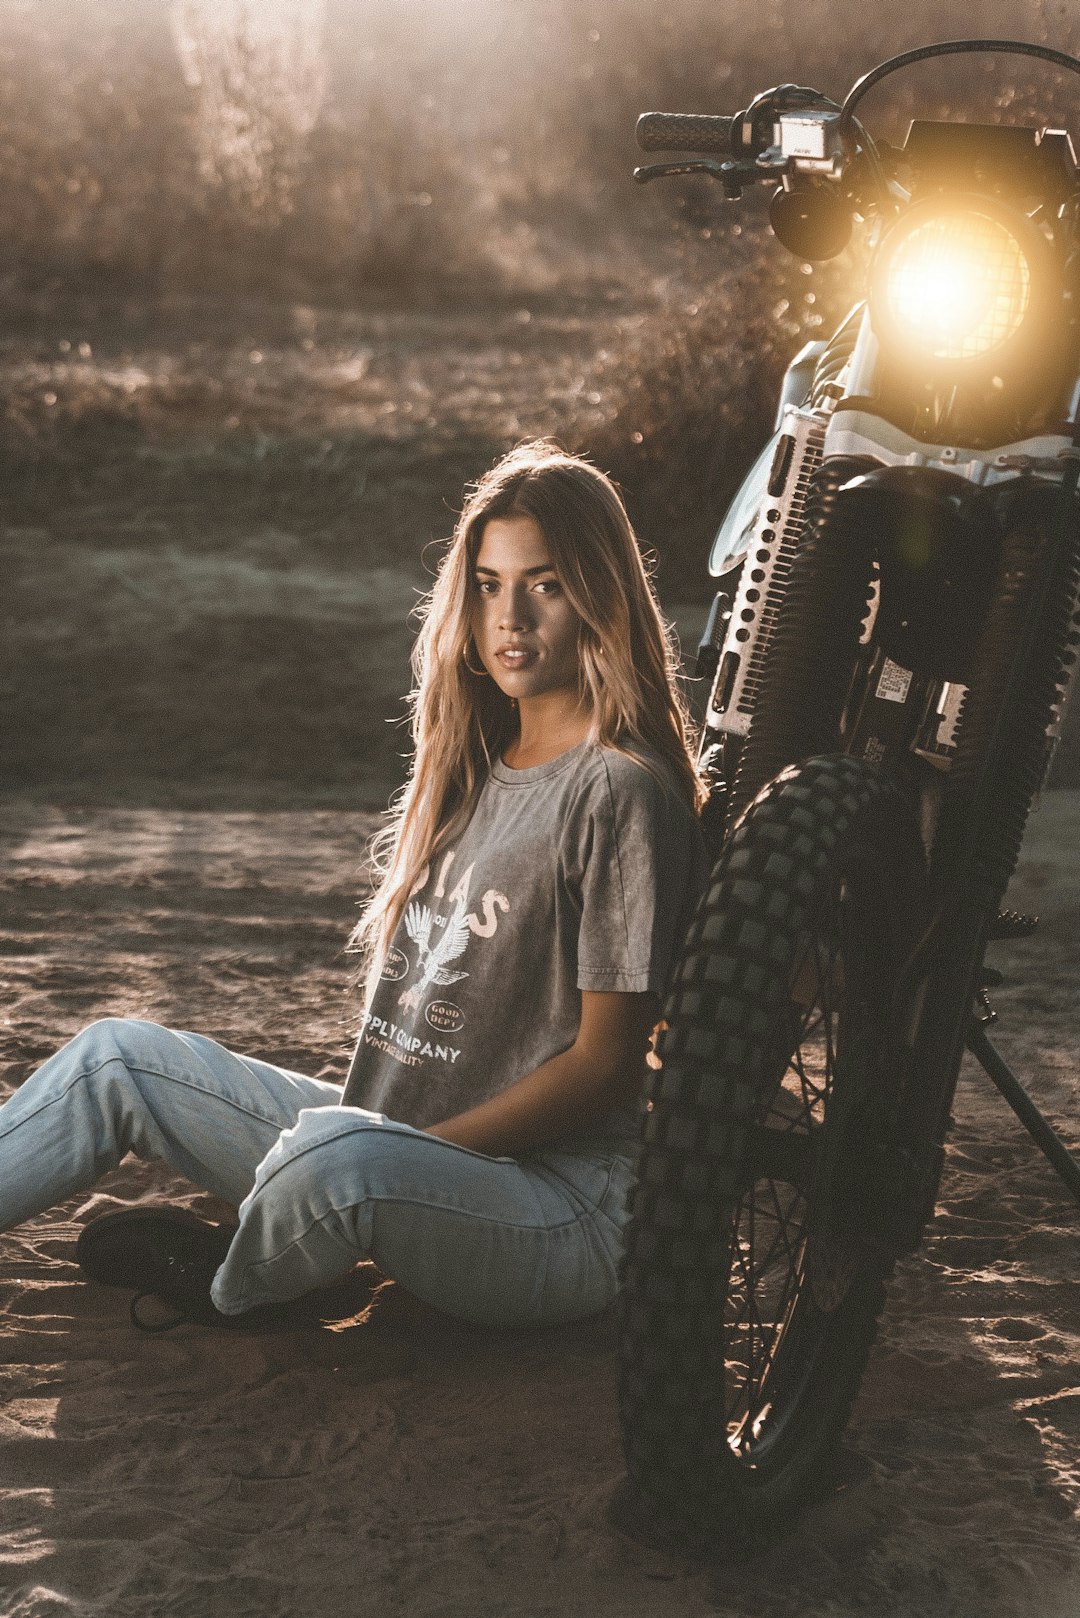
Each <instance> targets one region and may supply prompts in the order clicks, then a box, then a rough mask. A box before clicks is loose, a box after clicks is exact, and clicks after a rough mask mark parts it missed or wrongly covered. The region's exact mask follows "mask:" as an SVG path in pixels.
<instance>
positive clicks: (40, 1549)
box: [0, 792, 1080, 1618]
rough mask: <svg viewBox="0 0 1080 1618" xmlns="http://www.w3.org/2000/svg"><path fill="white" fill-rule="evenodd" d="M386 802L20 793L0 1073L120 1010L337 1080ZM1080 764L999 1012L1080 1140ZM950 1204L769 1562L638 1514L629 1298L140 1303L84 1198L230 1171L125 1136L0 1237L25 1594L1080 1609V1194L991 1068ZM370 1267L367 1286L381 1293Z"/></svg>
mask: <svg viewBox="0 0 1080 1618" xmlns="http://www.w3.org/2000/svg"><path fill="white" fill-rule="evenodd" d="M371 824H372V822H371V818H370V816H365V815H363V814H360V813H350V812H345V811H290V812H260V813H250V812H220V811H190V810H185V811H167V810H160V809H130V808H124V809H95V808H90V809H73V808H55V807H52V808H50V807H49V806H46V805H41V804H39V803H32V802H30V801H28V800H26V799H14V798H8V799H7V800H3V801H2V802H0V860H2V864H0V881H2V888H3V896H4V907H3V921H2V924H0V960H2V979H3V997H2V1005H0V1051H2V1054H3V1068H2V1073H3V1082H4V1085H5V1086H6V1087H7V1088H10V1087H11V1086H13V1085H15V1084H17V1083H18V1082H20V1081H21V1080H22V1079H23V1078H24V1077H25V1075H26V1074H27V1073H28V1072H29V1071H30V1070H31V1069H32V1067H33V1066H34V1065H35V1064H36V1063H37V1062H38V1061H40V1060H41V1059H42V1058H43V1057H45V1056H46V1055H47V1054H48V1053H49V1052H50V1051H51V1050H53V1049H54V1048H55V1047H56V1045H57V1044H58V1043H60V1042H61V1041H62V1040H63V1039H65V1038H67V1037H69V1036H70V1035H71V1034H73V1033H74V1032H76V1030H77V1029H78V1028H79V1027H80V1026H81V1025H83V1024H84V1023H85V1022H87V1021H89V1020H91V1019H92V1018H93V1017H95V1016H99V1015H103V1014H124V1015H139V1016H148V1017H153V1018H156V1019H157V1020H159V1021H162V1022H166V1023H171V1024H173V1025H174V1026H184V1027H193V1028H197V1029H199V1030H200V1031H203V1032H207V1033H210V1034H213V1035H215V1036H216V1037H218V1038H220V1039H222V1040H223V1041H225V1042H226V1043H232V1044H234V1045H235V1046H237V1047H238V1048H241V1049H246V1050H249V1051H253V1052H256V1053H258V1054H260V1055H264V1056H267V1057H270V1058H271V1059H275V1060H279V1061H283V1062H286V1063H288V1064H290V1065H293V1066H296V1067H299V1068H303V1069H305V1070H307V1071H312V1072H319V1073H323V1074H325V1075H327V1076H340V1075H341V1073H342V1072H343V1067H344V1062H345V1057H346V1054H347V1047H348V1022H349V1017H350V1015H352V1011H351V1008H350V1002H349V998H348V995H347V985H348V979H349V968H350V962H349V959H348V958H347V957H346V956H345V954H344V953H343V950H342V945H343V942H344V939H345V936H346V934H347V931H348V928H349V925H350V922H351V919H352V917H353V916H354V914H355V905H356V901H357V897H358V894H359V891H360V869H361V859H362V849H363V841H364V838H365V836H366V834H367V832H368V831H369V830H370V827H371ZM1078 837H1080V794H1076V793H1073V792H1058V793H1053V794H1050V795H1049V796H1048V798H1047V800H1046V801H1045V803H1044V806H1043V808H1042V810H1041V812H1040V814H1039V815H1038V816H1037V817H1036V818H1035V819H1034V820H1033V822H1032V825H1031V828H1030V832H1029V838H1028V842H1027V845H1026V849H1025V854H1024V857H1023V864H1022V869H1021V871H1020V872H1019V874H1018V878H1017V881H1016V883H1015V884H1014V892H1013V896H1012V897H1013V901H1014V902H1015V903H1017V904H1019V905H1021V906H1023V907H1030V908H1034V909H1036V910H1038V911H1039V912H1040V913H1041V915H1042V918H1043V922H1042V926H1041V928H1040V931H1039V933H1038V934H1037V935H1036V937H1035V939H1033V940H1031V941H1028V942H1026V943H1023V944H1017V945H1013V946H1010V947H1008V948H1005V947H1004V946H997V955H996V957H995V959H996V960H997V963H998V964H1000V965H1001V966H1002V967H1003V968H1004V969H1005V971H1006V973H1007V975H1008V984H1007V986H1006V987H1005V988H1003V989H1002V990H1000V991H999V992H998V993H997V996H996V1001H997V1004H998V1006H999V1008H1000V1010H1001V1013H1002V1018H1001V1024H1000V1025H999V1026H1000V1029H1001V1033H1000V1044H1001V1047H1002V1049H1003V1050H1004V1051H1005V1052H1006V1053H1007V1054H1008V1055H1009V1056H1010V1057H1011V1058H1014V1059H1015V1060H1016V1061H1017V1064H1018V1065H1019V1066H1020V1067H1021V1068H1022V1069H1023V1071H1024V1072H1025V1073H1026V1074H1027V1075H1028V1076H1029V1077H1030V1080H1031V1084H1032V1088H1033V1090H1034V1091H1035V1092H1036V1094H1037V1096H1038V1098H1039V1100H1040V1102H1041V1103H1042V1104H1043V1105H1044V1106H1045V1107H1046V1108H1047V1109H1048V1110H1049V1112H1050V1114H1051V1116H1052V1117H1053V1118H1055V1119H1056V1120H1058V1121H1059V1122H1060V1123H1061V1124H1062V1126H1063V1128H1064V1129H1065V1130H1066V1132H1067V1133H1069V1134H1070V1137H1071V1139H1072V1140H1073V1142H1074V1143H1075V1142H1076V1140H1077V1136H1078V1134H1080V1131H1078V1129H1077V1125H1076V1104H1077V1092H1078V1086H1077V1079H1076V1048H1077V1040H1078V1034H1080V1005H1078V1002H1077V996H1076V989H1075V984H1076V981H1077V969H1078V966H1080V929H1078V926H1077V922H1078V919H1080V872H1078V871H1077V867H1076V863H1075V850H1076V847H1077V841H1078ZM956 1118H957V1122H956V1127H955V1130H954V1133H953V1137H952V1142H951V1145H950V1150H949V1164H948V1170H947V1174H946V1178H945V1182H944V1185H943V1190H942V1200H941V1208H940V1213H939V1216H938V1219H937V1222H936V1224H935V1227H934V1230H933V1233H932V1235H931V1237H930V1240H929V1242H928V1244H927V1246H926V1249H925V1251H924V1252H923V1254H922V1255H920V1256H919V1257H917V1258H915V1259H912V1260H910V1261H906V1262H905V1263H904V1264H903V1265H902V1266H901V1269H900V1272H899V1275H898V1277H897V1280H896V1283H895V1285H894V1288H893V1292H892V1298H891V1301H890V1305H889V1308H888V1311H887V1314H886V1318H885V1323H884V1327H883V1331H882V1337H881V1342H880V1344H879V1346H878V1348H877V1349H876V1351H875V1353H874V1355H873V1359H872V1363H871V1367H870V1371H869V1375H868V1377H867V1380H866V1384H865V1388H864V1392H863V1396H862V1398H861V1400H860V1403H859V1406H858V1409H857V1412H856V1416H855V1419H854V1422H853V1425H852V1428H851V1432H850V1435H849V1441H848V1443H847V1446H846V1449H845V1454H844V1462H843V1482H842V1487H841V1489H840V1490H839V1492H838V1493H836V1494H834V1495H833V1496H831V1497H830V1498H829V1499H827V1500H825V1501H823V1502H822V1503H820V1504H819V1505H817V1506H815V1507H814V1508H813V1509H812V1511H811V1512H810V1513H809V1514H808V1515H807V1516H806V1517H805V1518H804V1520H803V1521H802V1522H801V1523H800V1525H799V1526H798V1527H797V1529H796V1530H795V1532H794V1533H793V1535H792V1536H791V1538H790V1539H789V1540H788V1541H787V1542H786V1543H785V1544H784V1545H783V1546H782V1547H781V1548H779V1549H778V1550H777V1551H775V1552H774V1553H773V1554H772V1555H770V1556H769V1557H768V1559H766V1560H761V1561H750V1562H743V1563H738V1564H728V1565H717V1566H712V1567H700V1566H697V1565H695V1564H694V1563H693V1562H691V1561H689V1560H687V1559H686V1557H685V1556H683V1555H682V1554H680V1553H677V1552H674V1551H671V1550H670V1549H667V1548H665V1547H664V1546H663V1545H662V1544H661V1545H652V1546H648V1545H642V1544H640V1543H636V1542H632V1541H630V1540H628V1539H626V1538H624V1537H623V1536H622V1535H621V1534H620V1533H619V1532H617V1531H616V1530H615V1529H613V1527H612V1526H611V1525H610V1523H609V1521H608V1517H607V1510H608V1502H609V1498H610V1496H611V1492H612V1490H613V1488H614V1486H615V1485H616V1483H617V1482H618V1480H619V1478H620V1476H621V1462H620V1454H619V1445H618V1437H617V1429H616V1421H615V1411H614V1399H613V1332H612V1323H611V1321H610V1320H609V1319H607V1318H600V1319H595V1320H592V1321H589V1322H586V1323H583V1324H580V1325H578V1326H575V1327H572V1328H567V1329H563V1330H558V1331H550V1332H544V1333H539V1334H535V1335H531V1336H526V1335H519V1334H493V1333H484V1332H478V1331H473V1330H468V1329H465V1328H462V1327H459V1326H456V1325H454V1324H453V1323H450V1322H448V1321H446V1320H444V1319H443V1318H441V1317H438V1316H436V1315H435V1314H434V1313H432V1312H429V1311H427V1310H424V1309H422V1308H421V1307H420V1306H419V1305H417V1304H416V1303H414V1302H412V1301H410V1300H409V1299H408V1298H407V1297H406V1296H405V1295H404V1294H402V1293H401V1292H400V1291H397V1290H395V1289H394V1288H393V1287H387V1288H385V1289H384V1290H383V1292H382V1293H381V1294H380V1295H379V1297H378V1298H377V1300H376V1302H375V1305H374V1307H373V1309H371V1311H370V1312H369V1314H368V1315H367V1317H366V1318H364V1319H361V1320H359V1321H358V1322H357V1323H354V1324H351V1325H348V1326H346V1327H342V1328H339V1329H330V1328H329V1327H325V1326H324V1327H321V1328H318V1329H316V1330H315V1331H313V1332H312V1331H304V1330H301V1329H299V1328H297V1329H296V1330H295V1331H282V1332H276V1333H272V1334H269V1335H262V1336H248V1335H241V1334H233V1333H228V1334H225V1333H216V1332H212V1331H207V1330H203V1329H199V1328H195V1327H182V1328H179V1329H178V1330H176V1331H174V1332H172V1333H170V1334H166V1335H164V1336H159V1337H147V1336H143V1335H141V1334H139V1333H138V1332H137V1331H135V1330H134V1329H133V1328H132V1327H131V1325H130V1324H129V1321H128V1316H127V1297H126V1294H122V1293H119V1292H116V1291H114V1290H111V1289H107V1288H99V1287H95V1286H92V1285H89V1284H87V1283H84V1282H83V1281H82V1280H81V1279H80V1276H79V1272H78V1270H77V1268H76V1266H75V1264H74V1259H73V1245H74V1240H75V1237H76V1235H77V1232H78V1229H79V1226H80V1224H81V1223H82V1222H83V1221H84V1220H85V1219H86V1218H87V1217H88V1216H90V1215H92V1214H94V1213H96V1212H97V1211H99V1210H101V1209H103V1208H105V1207H107V1206H111V1205H113V1204H114V1202H115V1201H117V1200H120V1201H124V1202H131V1201H136V1200H139V1199H142V1198H147V1197H157V1196H162V1195H164V1196H168V1197H169V1198H171V1199H174V1200H176V1201H183V1202H184V1203H186V1204H187V1205H188V1206H190V1207H194V1208H197V1209H203V1210H208V1211H210V1212H213V1210H214V1206H215V1205H214V1204H213V1203H212V1201H211V1200H210V1199H209V1198H207V1197H205V1196H204V1195H202V1194H201V1193H199V1192H196V1191H194V1190H193V1189H192V1188H191V1187H190V1186H189V1185H187V1184H185V1183H183V1182H181V1181H179V1180H177V1179H176V1178H174V1177H172V1176H171V1175H170V1174H168V1173H167V1172H165V1171H164V1170H162V1169H161V1168H159V1167H157V1166H154V1165H146V1164H141V1163H138V1162H136V1161H135V1160H133V1159H130V1160H128V1161H127V1162H125V1163H124V1164H123V1165H122V1166H121V1168H120V1169H119V1170H117V1171H116V1173H114V1174H113V1175H112V1176H110V1177H109V1178H108V1179H107V1180H106V1181H104V1182H102V1184H101V1185H100V1187H99V1188H98V1189H97V1191H96V1192H95V1193H94V1194H93V1195H92V1196H91V1197H90V1198H89V1199H87V1200H84V1201H81V1202H73V1203H70V1204H68V1205H65V1206H64V1207H62V1208H59V1209H57V1210H54V1211H53V1212H51V1213H47V1214H44V1215H42V1216H41V1217H40V1218H39V1219H37V1220H35V1221H33V1222H31V1223H30V1224H28V1225H26V1226H24V1227H23V1228H22V1229H20V1230H19V1231H17V1232H14V1233H12V1234H10V1235H8V1236H6V1237H4V1238H0V1360H2V1369H0V1386H2V1388H3V1395H4V1402H3V1404H2V1406H0V1568H2V1580H3V1585H2V1588H3V1596H2V1600H0V1610H2V1611H3V1613H4V1614H5V1615H8V1614H10V1615H12V1618H15V1615H18V1618H60V1615H61V1614H63V1615H65V1618H66V1615H82V1614H86V1615H91V1614H92V1615H94V1618H97V1615H101V1618H105V1615H106V1614H108V1615H109V1618H129V1615H131V1618H135V1615H139V1618H143V1615H145V1614H148V1613H154V1614H162V1615H165V1614H168V1615H180V1614H191V1615H198V1618H218V1615H219V1614H220V1615H221V1618H224V1615H226V1614H228V1615H229V1618H245V1615H248V1614H251V1615H255V1614H258V1615H259V1618H276V1615H283V1618H284V1615H288V1618H308V1615H312V1614H324V1613H334V1612H339V1611H349V1612H352V1613H356V1614H369V1613H370V1614H375V1613H385V1612H390V1613H395V1612H400V1613H403V1614H408V1615H409V1618H436V1615H440V1618H451V1615H453V1618H458V1615H462V1618H464V1615H466V1614H468V1615H470V1618H472V1615H477V1614H490V1615H492V1618H512V1615H517V1614H521V1615H530V1618H534V1615H535V1618H540V1615H548V1614H551V1615H555V1614H559V1615H578V1614H580V1615H582V1618H584V1615H586V1614H587V1615H589V1618H675V1615H678V1618H699V1615H705V1614H722V1615H725V1618H736V1615H737V1618H743V1615H746V1618H771V1615H777V1618H779V1615H780V1614H784V1615H787V1614H791V1613H798V1614H800V1615H802V1618H856V1615H858V1618H864V1615H869V1614H873V1615H874V1618H878V1615H881V1618H891V1615H905V1618H906V1615H909V1614H910V1615H915V1614H919V1615H920V1618H927V1615H930V1618H947V1615H948V1618H976V1615H978V1618H1017V1615H1020V1618H1026V1615H1028V1614H1031V1615H1032V1618H1034V1615H1035V1614H1038V1615H1039V1618H1073V1615H1074V1614H1075V1613H1076V1612H1077V1610H1080V1543H1078V1537H1077V1515H1078V1512H1080V1385H1078V1373H1077V1363H1078V1358H1080V1293H1078V1289H1077V1285H1076V1272H1077V1264H1078V1249H1077V1230H1078V1225H1080V1212H1078V1210H1077V1209H1076V1208H1075V1207H1074V1206H1072V1205H1071V1204H1070V1202H1069V1201H1068V1198H1067V1196H1066V1195H1065V1193H1064V1191H1063V1189H1062V1187H1061V1186H1060V1184H1059V1183H1058V1182H1057V1180H1056V1179H1055V1178H1054V1177H1053V1175H1052V1174H1051V1173H1050V1171H1049V1170H1048V1168H1047V1167H1046V1166H1045V1165H1044V1163H1043V1161H1042V1159H1041V1158H1040V1157H1039V1155H1038V1154H1037V1152H1036V1151H1035V1149H1034V1148H1033V1147H1032V1146H1031V1144H1030V1143H1029V1141H1028V1140H1027V1138H1026V1137H1025V1136H1024V1135H1023V1133H1022V1132H1021V1130H1020V1129H1019V1126H1018V1125H1016V1124H1015V1122H1014V1120H1013V1118H1012V1115H1011V1113H1010V1112H1009V1111H1008V1110H1007V1108H1006V1107H1005V1105H1004V1103H1003V1102H1002V1101H1001V1100H1000V1098H999V1097H998V1096H997V1094H996V1092H995V1091H994V1090H993V1089H992V1088H991V1086H990V1085H989V1083H988V1082H987V1081H985V1080H984V1079H982V1078H981V1076H979V1075H978V1074H977V1073H976V1072H974V1071H972V1070H970V1068H969V1070H968V1071H967V1072H966V1074H965V1077H964V1080H963V1082H962V1085H961V1090H960V1094H959V1096H958V1099H957V1105H956ZM366 1297H367V1295H366V1293H364V1294H363V1296H361V1294H360V1293H359V1292H358V1293H357V1296H356V1297H355V1298H354V1300H353V1302H354V1305H359V1304H360V1303H363V1302H364V1301H366Z"/></svg>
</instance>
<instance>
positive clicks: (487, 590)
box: [475, 579, 499, 596]
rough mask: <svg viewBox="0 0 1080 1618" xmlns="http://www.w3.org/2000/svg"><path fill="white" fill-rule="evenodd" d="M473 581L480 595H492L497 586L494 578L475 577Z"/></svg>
mask: <svg viewBox="0 0 1080 1618" xmlns="http://www.w3.org/2000/svg"><path fill="white" fill-rule="evenodd" d="M475 583H476V588H477V589H478V590H479V592H480V594H481V595H482V596H490V595H494V594H495V591H496V590H497V589H498V588H499V586H498V585H497V584H496V583H495V580H494V579H477V580H476V581H475Z"/></svg>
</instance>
